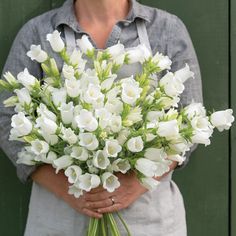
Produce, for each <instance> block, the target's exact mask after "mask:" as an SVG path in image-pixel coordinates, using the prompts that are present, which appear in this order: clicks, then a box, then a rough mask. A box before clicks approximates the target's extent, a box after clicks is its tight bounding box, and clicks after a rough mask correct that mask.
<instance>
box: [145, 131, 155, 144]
mask: <svg viewBox="0 0 236 236" xmlns="http://www.w3.org/2000/svg"><path fill="white" fill-rule="evenodd" d="M156 137H157V135H154V134H152V133H146V141H147V142H150V141H152V140H153V139H154V138H156Z"/></svg>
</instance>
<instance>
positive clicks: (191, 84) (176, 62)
mask: <svg viewBox="0 0 236 236" xmlns="http://www.w3.org/2000/svg"><path fill="white" fill-rule="evenodd" d="M168 35H169V38H168V45H167V51H168V55H169V57H170V58H171V60H172V63H173V64H172V70H173V71H176V70H179V69H181V68H182V67H184V66H185V64H186V63H187V64H188V65H189V67H190V69H191V71H193V72H194V79H189V80H187V81H186V82H185V84H184V86H185V90H184V92H183V94H182V95H181V98H180V106H186V105H188V104H190V103H191V102H201V103H202V102H203V95H202V81H201V72H200V68H199V63H198V59H197V56H196V52H195V49H194V47H193V44H192V41H191V38H190V36H189V33H188V31H187V29H186V27H185V25H184V24H183V22H182V21H181V20H180V19H179V18H178V17H176V16H173V20H172V24H170V26H169V33H168ZM196 147H197V145H194V146H193V147H192V148H191V149H190V151H188V152H187V153H186V154H185V157H186V159H185V161H184V163H183V164H182V165H181V166H178V168H183V167H184V166H186V164H187V162H188V161H189V157H190V154H191V153H192V152H193V151H194V150H195V149H196Z"/></svg>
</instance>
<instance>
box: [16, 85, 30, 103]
mask: <svg viewBox="0 0 236 236" xmlns="http://www.w3.org/2000/svg"><path fill="white" fill-rule="evenodd" d="M14 92H15V93H16V95H17V98H18V101H19V103H20V104H21V105H22V106H24V105H25V104H26V105H29V104H30V103H31V101H32V99H31V97H30V94H29V90H28V89H26V88H22V89H15V90H14Z"/></svg>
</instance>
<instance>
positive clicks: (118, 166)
mask: <svg viewBox="0 0 236 236" xmlns="http://www.w3.org/2000/svg"><path fill="white" fill-rule="evenodd" d="M111 167H112V170H113V171H116V172H121V173H123V174H125V173H127V171H128V170H130V168H131V166H130V164H129V161H128V160H127V159H121V158H118V159H116V160H115V161H113V163H112V165H111Z"/></svg>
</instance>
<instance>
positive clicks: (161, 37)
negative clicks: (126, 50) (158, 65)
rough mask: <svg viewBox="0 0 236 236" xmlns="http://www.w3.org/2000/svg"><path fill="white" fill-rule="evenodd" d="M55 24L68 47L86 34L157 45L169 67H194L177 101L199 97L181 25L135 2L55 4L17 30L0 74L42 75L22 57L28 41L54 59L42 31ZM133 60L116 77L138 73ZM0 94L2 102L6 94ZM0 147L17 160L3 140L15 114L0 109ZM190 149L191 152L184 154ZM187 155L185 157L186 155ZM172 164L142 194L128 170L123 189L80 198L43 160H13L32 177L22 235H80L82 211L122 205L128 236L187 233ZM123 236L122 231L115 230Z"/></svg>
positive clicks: (100, 42)
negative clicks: (37, 163) (56, 6)
mask: <svg viewBox="0 0 236 236" xmlns="http://www.w3.org/2000/svg"><path fill="white" fill-rule="evenodd" d="M55 29H57V30H59V31H61V32H62V37H63V39H64V40H65V42H66V44H67V45H68V46H69V47H71V48H72V47H73V46H75V39H77V38H80V37H81V36H82V35H83V34H87V35H88V36H89V38H90V40H91V42H92V43H93V45H94V46H95V47H96V48H99V49H104V48H106V47H109V46H111V45H114V44H116V43H117V42H118V41H120V42H121V43H123V44H124V45H125V47H134V46H137V45H138V44H139V43H144V44H145V45H146V46H147V47H148V48H150V49H151V50H152V52H153V53H155V52H157V51H159V52H161V53H163V54H166V55H168V56H169V57H170V58H171V60H172V61H173V64H172V69H173V71H175V70H177V69H179V68H181V67H183V66H184V64H185V63H188V64H189V65H190V68H191V69H192V70H193V71H194V72H195V80H190V81H189V82H187V83H186V84H185V86H186V89H185V92H184V94H183V95H182V98H181V103H182V105H186V104H188V103H190V102H191V101H192V100H194V101H196V102H201V101H202V92H201V79H200V71H199V66H198V62H197V58H196V55H195V52H194V49H193V46H192V43H191V40H190V38H189V35H188V33H187V30H186V28H185V26H184V25H183V23H182V22H181V21H180V20H179V19H178V18H177V17H176V16H174V15H171V14H169V13H167V12H164V11H161V10H159V9H154V8H150V7H146V6H143V5H141V4H139V3H137V2H136V1H135V0H130V1H128V0H99V1H97V0H77V1H73V0H67V1H65V3H64V5H63V6H62V7H61V8H59V9H55V10H52V11H50V12H47V13H45V14H43V15H41V16H38V17H36V18H34V19H32V20H30V21H29V22H28V23H27V24H25V25H24V27H23V28H22V29H21V30H20V32H19V33H18V35H17V37H16V39H15V41H14V44H13V46H12V49H11V51H10V54H9V57H8V60H7V62H6V65H5V68H4V72H5V71H11V72H12V73H13V74H17V73H19V72H20V71H22V70H23V69H24V68H25V67H27V68H28V69H29V71H30V73H31V74H33V75H34V76H36V77H38V78H42V76H43V75H42V70H41V68H40V65H39V64H37V63H35V62H32V61H30V59H29V58H27V56H26V52H27V51H28V50H29V48H30V45H32V44H35V45H38V44H41V45H42V47H43V48H44V50H45V51H48V52H50V54H51V55H53V56H54V57H56V58H57V59H58V63H59V66H60V67H61V66H62V62H61V61H60V58H58V57H57V55H55V54H54V53H53V52H52V51H51V49H50V47H49V44H48V42H46V41H45V36H46V34H48V33H51V32H52V31H54V30H55ZM138 69H139V65H135V66H133V67H132V68H131V69H128V68H124V69H123V70H122V71H121V75H122V76H129V75H130V74H132V73H136V71H137V70H138ZM8 96H9V95H8V94H6V93H2V94H1V103H2V101H3V100H4V99H5V98H6V97H8ZM0 113H1V116H0V136H1V142H0V143H1V144H0V145H1V148H2V149H3V150H4V151H5V153H6V154H7V155H8V156H9V158H10V159H11V160H12V161H13V163H14V164H15V163H16V158H17V155H16V153H17V152H18V151H19V150H20V149H21V147H22V145H21V144H20V143H17V142H15V144H14V146H13V145H12V142H9V141H7V140H8V135H9V130H10V117H11V115H12V114H13V113H14V112H13V111H9V109H6V108H4V107H3V106H2V105H1V107H0ZM188 155H189V153H188ZM186 160H187V159H186ZM175 168H176V163H175V162H173V164H172V165H171V166H170V172H169V173H167V174H165V175H164V176H162V177H160V178H158V180H160V181H161V184H160V185H159V186H158V188H157V189H156V190H155V191H153V192H148V191H147V189H145V188H144V187H143V186H142V185H140V183H139V182H138V180H137V178H136V176H135V175H134V174H131V175H119V176H118V177H119V180H120V182H121V187H120V188H118V189H117V190H116V191H115V192H113V193H108V192H106V191H105V190H103V189H102V188H97V189H95V190H93V191H92V192H90V193H86V194H84V195H83V196H82V197H80V198H79V199H75V198H74V197H73V196H70V195H68V193H67V191H68V183H67V178H66V177H65V175H64V173H63V172H60V173H59V174H57V175H56V174H55V170H54V169H53V168H52V167H51V166H48V165H43V166H41V167H38V168H35V167H29V166H25V165H18V166H17V172H18V176H19V178H20V179H21V180H22V181H23V182H25V181H27V180H28V179H30V178H31V179H32V180H33V181H34V183H33V188H32V193H31V201H30V207H29V214H28V221H27V226H26V230H25V236H46V235H50V236H52V235H57V236H59V235H61V236H62V235H63V236H65V235H66V236H67V235H68V236H78V235H81V236H83V235H85V232H86V227H87V224H88V218H87V216H91V217H96V218H100V217H101V216H102V214H103V213H106V212H114V211H117V210H121V211H122V214H123V216H124V219H125V220H126V221H127V223H128V225H129V227H130V230H131V232H132V233H133V235H134V236H144V235H145V236H184V235H187V231H186V222H185V211H184V205H183V200H182V196H181V194H180V192H179V190H178V187H177V186H176V185H175V183H174V182H173V181H172V180H171V175H172V171H173V170H174V169H175ZM121 235H125V234H124V233H121Z"/></svg>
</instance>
